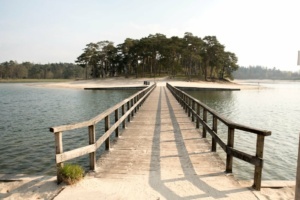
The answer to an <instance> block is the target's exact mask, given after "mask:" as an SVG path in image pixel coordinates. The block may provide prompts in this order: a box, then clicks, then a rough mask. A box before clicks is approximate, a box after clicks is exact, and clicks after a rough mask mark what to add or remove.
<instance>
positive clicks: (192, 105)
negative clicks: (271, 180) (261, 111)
mask: <svg viewBox="0 0 300 200" xmlns="http://www.w3.org/2000/svg"><path fill="white" fill-rule="evenodd" d="M167 87H168V89H169V90H170V91H171V93H172V94H173V95H174V97H175V98H176V99H177V101H178V102H179V103H180V104H181V106H182V107H183V109H185V112H186V113H188V116H189V117H191V119H192V121H195V123H196V128H199V125H200V124H201V125H202V137H203V138H206V133H207V132H208V133H209V134H210V135H211V137H212V142H211V151H213V152H216V151H217V146H216V145H217V143H218V144H219V145H220V147H221V148H222V149H223V150H224V152H225V153H226V172H227V173H232V164H233V157H235V158H238V159H240V160H243V161H245V162H248V163H250V164H252V165H254V166H255V169H254V183H253V186H252V187H253V188H254V189H256V190H260V189H261V178H262V168H263V151H264V139H265V136H270V135H271V132H270V131H267V130H260V129H256V128H253V127H249V126H244V125H242V124H238V123H234V122H232V121H231V120H229V119H226V118H225V117H223V116H221V115H220V114H218V113H217V112H216V111H214V110H213V109H211V108H209V107H208V106H206V105H205V104H204V103H202V102H200V101H199V100H197V99H195V98H194V97H192V96H190V95H188V94H187V93H185V92H183V91H182V90H180V89H178V88H176V87H173V86H172V85H170V84H169V83H167ZM200 111H202V112H201V113H202V115H201V113H200ZM208 113H210V114H211V115H212V125H211V126H210V125H209V124H208V120H207V114H208ZM218 121H221V122H223V124H225V125H226V126H227V128H228V133H227V144H226V143H225V142H224V141H223V140H222V139H221V138H220V137H219V136H218V134H217V130H218ZM235 130H242V131H245V132H248V133H253V134H256V135H257V138H256V153H255V155H250V154H248V153H245V152H242V151H239V150H237V149H235V148H234V135H235Z"/></svg>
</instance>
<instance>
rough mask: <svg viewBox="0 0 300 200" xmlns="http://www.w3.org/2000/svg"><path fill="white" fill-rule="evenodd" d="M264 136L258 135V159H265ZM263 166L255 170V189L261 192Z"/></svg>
mask: <svg viewBox="0 0 300 200" xmlns="http://www.w3.org/2000/svg"><path fill="white" fill-rule="evenodd" d="M264 140H265V136H264V135H257V140H256V157H258V158H261V159H262V158H263V152H264ZM262 167H263V166H262V164H261V165H259V166H255V170H254V183H253V186H252V187H253V188H254V189H256V190H260V188H261V174H262Z"/></svg>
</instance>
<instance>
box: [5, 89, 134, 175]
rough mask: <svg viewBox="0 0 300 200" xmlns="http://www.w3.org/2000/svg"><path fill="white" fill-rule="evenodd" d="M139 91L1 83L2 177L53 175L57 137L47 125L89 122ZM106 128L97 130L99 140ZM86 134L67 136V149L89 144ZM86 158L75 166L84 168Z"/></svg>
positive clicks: (65, 146)
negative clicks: (59, 87)
mask: <svg viewBox="0 0 300 200" xmlns="http://www.w3.org/2000/svg"><path fill="white" fill-rule="evenodd" d="M33 85H34V84H33ZM135 92H137V91H136V90H121V91H90V90H73V89H57V88H55V89H53V88H38V87H34V86H27V85H24V84H0V113H1V117H0V174H1V173H24V174H54V173H55V159H54V158H55V147H54V135H53V133H51V132H49V127H52V126H57V125H63V124H68V123H74V122H79V121H83V120H88V119H90V118H92V117H95V116H96V115H98V114H100V113H101V112H103V111H104V110H106V109H107V108H109V107H111V106H113V105H115V104H116V103H118V102H120V101H121V100H123V99H124V98H127V97H129V96H130V95H132V94H134V93H135ZM111 121H112V120H111ZM102 129H103V124H99V125H98V127H96V133H97V136H98V137H99V136H100V134H101V133H102V132H101V130H102ZM87 136H88V132H87V129H79V130H78V131H75V132H70V133H69V132H65V133H64V134H63V142H64V150H68V149H72V148H74V147H79V146H85V145H86V144H88V137H87ZM99 151H101V149H100V150H99ZM98 155H99V152H98ZM87 156H88V155H87ZM87 156H83V157H82V158H79V159H76V160H75V162H80V163H81V164H82V165H84V166H86V164H87V163H88V162H87Z"/></svg>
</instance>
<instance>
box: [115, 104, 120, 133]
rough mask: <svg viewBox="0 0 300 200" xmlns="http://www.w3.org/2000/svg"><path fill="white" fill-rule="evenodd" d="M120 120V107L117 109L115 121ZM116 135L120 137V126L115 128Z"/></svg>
mask: <svg viewBox="0 0 300 200" xmlns="http://www.w3.org/2000/svg"><path fill="white" fill-rule="evenodd" d="M118 120H119V109H116V110H115V122H117V121H118ZM115 134H116V137H119V126H118V127H117V128H116V130H115Z"/></svg>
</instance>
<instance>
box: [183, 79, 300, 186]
mask: <svg viewBox="0 0 300 200" xmlns="http://www.w3.org/2000/svg"><path fill="white" fill-rule="evenodd" d="M260 85H261V86H263V87H264V89H259V90H242V91H231V92H230V91H198V92H194V91H193V92H192V91H187V93H189V94H191V95H192V96H194V97H195V98H197V99H199V100H200V101H202V102H203V103H205V104H206V105H208V106H209V107H211V108H212V109H214V110H215V111H217V112H218V113H220V114H221V115H222V116H224V117H226V118H228V119H230V120H232V121H234V122H237V123H241V124H243V125H247V126H253V127H256V128H259V129H263V130H270V131H272V136H269V137H266V138H265V150H264V159H265V162H264V169H263V179H274V180H294V178H295V175H296V161H297V153H298V140H299V139H298V137H299V132H300V127H299V120H300V105H299V102H300V83H299V82H287V83H285V82H273V81H271V82H267V83H260ZM218 131H219V130H218ZM226 131H227V130H223V131H220V132H224V133H226ZM221 138H223V139H225V140H224V141H225V142H226V141H227V139H226V138H227V135H226V134H223V135H221ZM255 141H256V135H254V136H253V134H248V133H244V132H242V131H237V132H236V134H235V146H236V147H237V148H239V149H242V150H245V151H247V152H253V153H254V149H255ZM221 156H222V153H221ZM223 157H225V155H223ZM234 165H235V166H237V167H234V172H235V175H236V176H237V177H238V178H243V179H252V178H253V169H254V167H253V166H252V165H249V164H247V163H244V162H241V161H239V160H237V159H234Z"/></svg>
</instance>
